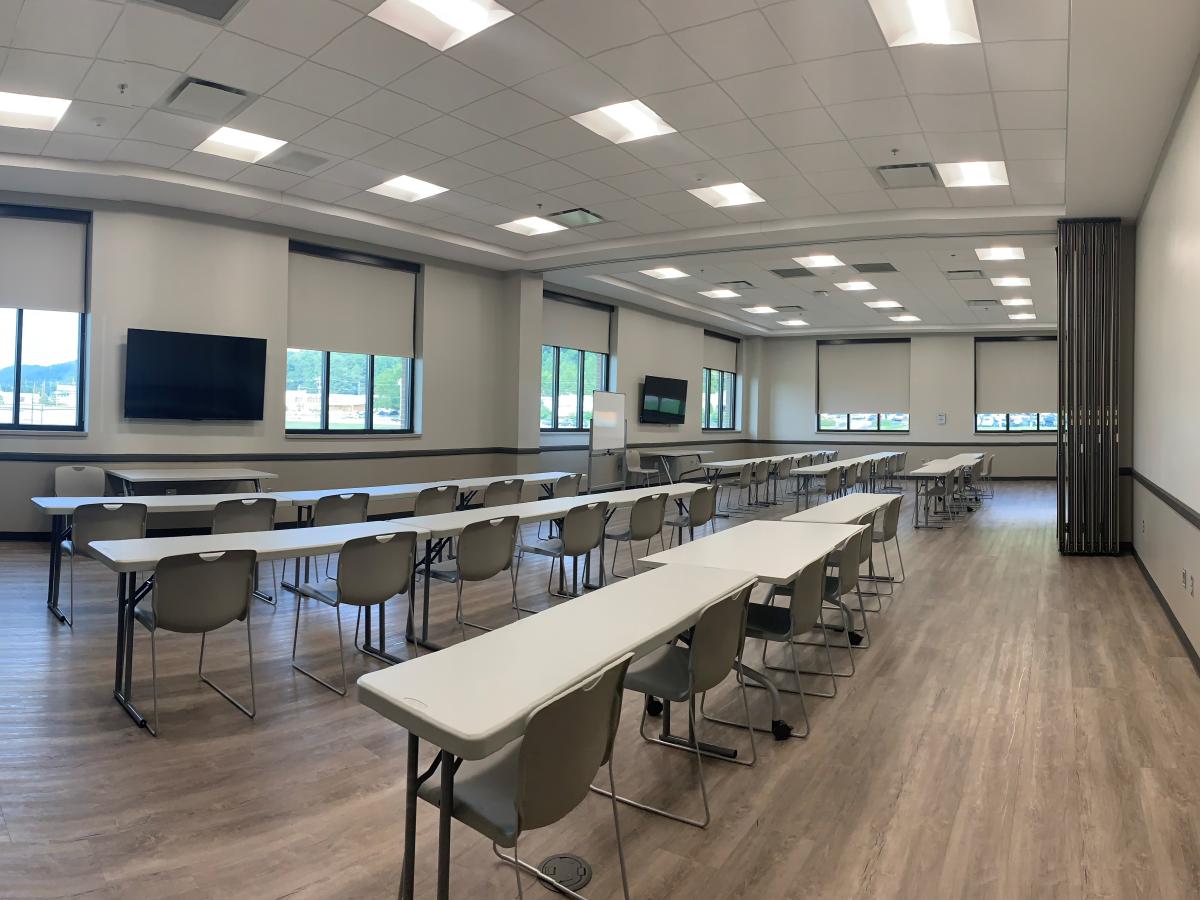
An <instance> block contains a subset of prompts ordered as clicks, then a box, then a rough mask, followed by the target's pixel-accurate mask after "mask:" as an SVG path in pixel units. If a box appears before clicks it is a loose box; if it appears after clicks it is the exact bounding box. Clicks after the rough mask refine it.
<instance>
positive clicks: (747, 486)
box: [725, 463, 754, 510]
mask: <svg viewBox="0 0 1200 900" xmlns="http://www.w3.org/2000/svg"><path fill="white" fill-rule="evenodd" d="M753 484H754V463H746V464H745V465H744V466H742V468H741V469H740V470H739V471H738V474H737V478H735V479H733V480H731V481H729V482H728V483H727V485H726V489H725V509H727V510H734V509H739V510H740V509H745V508H746V503H742V491H745V492H746V502H747V503H749V501H750V490H751V485H753ZM735 490H736V491H737V498H738V502H737V506H734V505H733V504H732V503H730V500H729V495H730V494H731V493H733V492H734V491H735Z"/></svg>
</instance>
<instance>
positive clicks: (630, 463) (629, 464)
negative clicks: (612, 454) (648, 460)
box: [625, 450, 642, 472]
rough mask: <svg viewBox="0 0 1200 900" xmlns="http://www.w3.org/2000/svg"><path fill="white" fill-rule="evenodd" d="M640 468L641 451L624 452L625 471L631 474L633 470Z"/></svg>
mask: <svg viewBox="0 0 1200 900" xmlns="http://www.w3.org/2000/svg"><path fill="white" fill-rule="evenodd" d="M641 467H642V451H641V450H626V451H625V471H626V472H632V471H633V470H634V469H640V468H641Z"/></svg>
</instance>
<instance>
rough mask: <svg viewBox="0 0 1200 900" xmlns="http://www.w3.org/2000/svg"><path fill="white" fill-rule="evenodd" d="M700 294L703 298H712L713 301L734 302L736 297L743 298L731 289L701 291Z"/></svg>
mask: <svg viewBox="0 0 1200 900" xmlns="http://www.w3.org/2000/svg"><path fill="white" fill-rule="evenodd" d="M699 293H700V296H701V297H711V298H712V299H713V300H732V299H733V298H734V297H740V296H742V295H741V294H739V293H738V292H737V291H731V290H729V288H717V289H716V290H715V291H700V292H699Z"/></svg>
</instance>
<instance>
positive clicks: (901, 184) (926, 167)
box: [875, 163, 942, 190]
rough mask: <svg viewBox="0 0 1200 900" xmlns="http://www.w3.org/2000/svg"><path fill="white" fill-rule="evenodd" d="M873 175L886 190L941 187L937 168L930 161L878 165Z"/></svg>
mask: <svg viewBox="0 0 1200 900" xmlns="http://www.w3.org/2000/svg"><path fill="white" fill-rule="evenodd" d="M875 175H876V177H877V178H878V179H879V182H880V184H882V185H883V186H884V187H885V188H887V189H888V190H893V189H895V188H915V187H941V184H942V182H941V181H940V180H939V179H938V176H937V170H936V169H934V167H933V164H932V163H900V164H899V165H895V166H880V167H879V168H878V169H876V170H875Z"/></svg>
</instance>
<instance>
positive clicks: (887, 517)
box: [871, 497, 904, 594]
mask: <svg viewBox="0 0 1200 900" xmlns="http://www.w3.org/2000/svg"><path fill="white" fill-rule="evenodd" d="M903 502H904V498H903V497H895V498H893V499H892V500H891V501H890V502H889V503H888V505H887V506H885V507H884V508H883V522H882V523H880V522H879V516H876V517H875V521H876V525H877V527H876V528H875V529H874V531H872V533H871V543H872V545H874V544H878V545H880V546H881V547H882V548H883V563H884V566H885V575H884V576H883V577H882V578H879V577H875V575H874V573H872V578H871V580H872V581H881V582H883V583H884V584H887V585H888V591H887V592H888V593H889V594H890V593H892V588H893V586H894V585H897V584H903V583H904V556H903V555H902V554H901V553H900V505H901V504H902V503H903ZM889 541H891V542H893V543H895V545H896V558H897V559H899V560H900V577H899V578H893V577H892V561H891V559H890V558H889V557H888V552H887V545H888V542H889ZM873 568H874V562H872V569H873Z"/></svg>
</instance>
